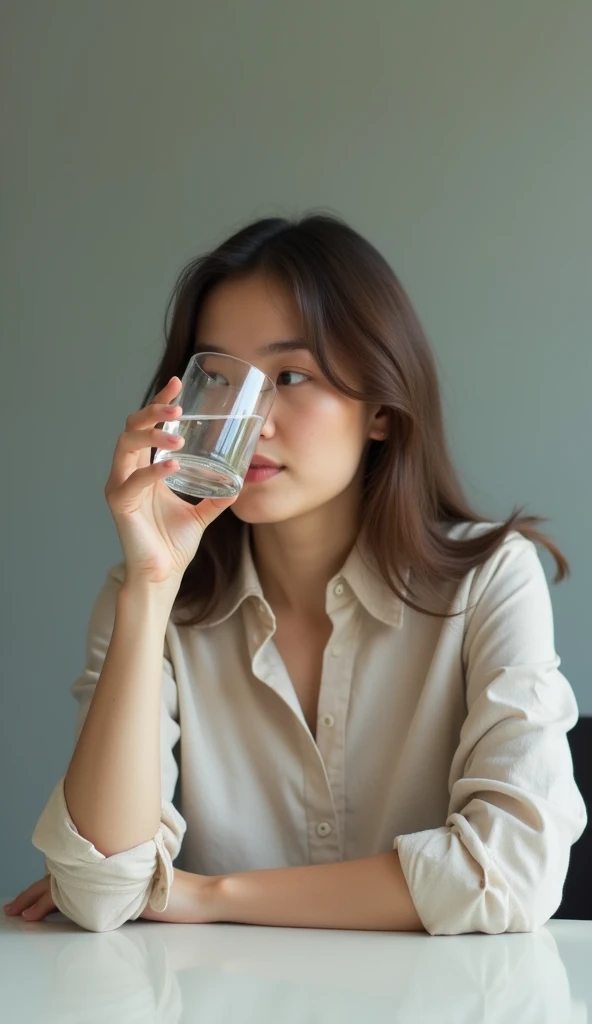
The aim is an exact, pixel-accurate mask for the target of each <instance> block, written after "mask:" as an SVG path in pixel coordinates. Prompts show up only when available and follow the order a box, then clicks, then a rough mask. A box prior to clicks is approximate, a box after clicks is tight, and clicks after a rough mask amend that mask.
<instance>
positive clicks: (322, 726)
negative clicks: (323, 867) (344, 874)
mask: <svg viewBox="0 0 592 1024" xmlns="http://www.w3.org/2000/svg"><path fill="white" fill-rule="evenodd" d="M348 602H351V597H348V595H346V594H345V587H344V584H343V582H341V581H340V582H337V583H335V582H334V581H332V582H331V583H330V584H329V586H328V588H327V606H326V607H327V614H328V615H329V617H330V618H331V620H332V622H333V633H332V635H331V638H330V640H329V643H328V645H327V647H326V649H325V652H324V657H323V665H322V676H321V686H320V692H319V703H318V714H317V739H316V741H315V739H314V737H313V736H312V734H311V732H310V729H309V727H308V723H307V721H306V719H305V717H304V713H303V711H302V707H301V705H300V701H299V700H298V696H297V694H296V691H295V689H294V686H293V683H292V680H291V679H290V677H289V674H288V671H287V669H286V666H285V664H284V661H283V659H282V658H281V656H280V654H279V651H278V650H277V648H276V646H275V644H274V643H273V634H274V632H275V617H274V615H273V611H272V609H271V608H270V606H269V605H268V604H267V602H266V601H265V600H264V599H263V598H257V599H256V600H255V601H254V602H253V603H250V608H249V610H248V611H247V610H246V609H245V611H246V616H245V625H246V627H247V631H248V639H249V651H250V654H251V662H252V670H253V674H254V675H255V676H256V677H257V678H258V679H259V680H260V681H261V682H263V683H265V684H266V685H267V686H269V687H270V688H271V689H273V690H274V691H275V692H276V693H277V694H278V695H279V696H280V697H281V698H282V700H283V701H284V702H285V703H286V704H287V705H288V707H289V708H290V709H291V711H292V712H293V713H294V715H295V716H296V718H297V720H298V723H299V725H300V741H301V742H300V748H301V758H302V762H303V769H304V793H303V799H304V805H305V812H306V816H307V822H308V846H309V851H310V859H311V863H331V862H333V861H335V860H338V859H340V858H341V857H342V856H343V824H344V812H345V765H344V757H345V724H346V719H347V708H348V704H349V693H350V689H351V672H352V666H353V644H354V636H353V633H352V630H350V629H348V627H347V623H348V620H349V619H350V618H351V609H350V612H349V614H348V612H347V611H346V610H345V609H344V605H346V604H348ZM344 630H345V633H347V635H343V636H342V635H341V634H342V633H344Z"/></svg>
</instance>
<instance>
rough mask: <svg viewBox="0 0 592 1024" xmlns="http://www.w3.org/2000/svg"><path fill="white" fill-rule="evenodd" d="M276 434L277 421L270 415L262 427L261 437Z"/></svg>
mask: <svg viewBox="0 0 592 1024" xmlns="http://www.w3.org/2000/svg"><path fill="white" fill-rule="evenodd" d="M274 434H275V423H274V421H273V419H272V417H271V416H268V417H267V419H266V420H265V423H264V424H263V426H262V427H261V435H260V436H261V437H264V438H270V437H273V435H274Z"/></svg>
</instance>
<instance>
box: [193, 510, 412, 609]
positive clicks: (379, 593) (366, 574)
mask: <svg viewBox="0 0 592 1024" xmlns="http://www.w3.org/2000/svg"><path fill="white" fill-rule="evenodd" d="M250 541H251V530H250V527H249V526H248V525H245V527H244V528H243V531H242V540H241V558H240V565H239V570H238V572H237V575H236V577H235V579H234V581H233V582H232V584H231V585H230V587H229V588H228V591H227V593H226V594H225V595H223V597H222V598H221V599H220V601H219V603H218V606H217V608H216V609H215V610H214V611H213V612H212V614H211V615H210V616H208V617H207V618H206V619H203V620H202V622H200V623H199V624H198V626H199V627H200V628H206V627H210V626H218V625H220V623H222V622H225V621H226V619H229V618H230V616H231V615H233V614H234V612H235V611H236V610H237V608H239V607H240V605H241V604H242V603H243V601H245V600H246V599H247V598H249V597H254V598H256V599H258V600H259V601H263V602H264V603H266V602H265V596H264V594H263V591H262V589H261V583H260V582H259V576H258V575H257V570H256V568H255V563H254V561H253V555H252V552H251V542H250ZM339 579H343V580H345V581H346V583H347V584H348V586H349V587H350V588H351V590H352V591H353V593H354V594H355V596H356V598H357V599H358V601H359V602H360V604H362V605H363V607H364V608H365V609H366V611H367V612H369V614H370V615H372V616H373V618H375V619H378V621H379V622H383V623H384V624H385V625H387V626H391V627H393V628H395V629H400V628H401V627H402V625H403V616H404V610H405V603H404V602H403V601H402V600H401V599H400V598H398V597H397V596H396V595H395V594H394V593H393V592H392V590H391V589H390V587H389V586H387V584H386V582H385V580H384V579H383V577H382V576H381V574H380V572H379V570H378V568H377V565H376V562H375V560H374V558H373V556H372V553H371V552H370V550H369V548H368V547H367V545H365V544H364V542H363V541H362V539H361V536H359V537H358V539H357V541H356V543H355V544H354V546H353V548H352V549H351V551H350V553H349V554H348V556H347V558H346V560H345V562H344V563H343V566H342V568H341V570H340V571H339V572H338V573H337V574H336V576H334V577H333V579H332V580H331V581H330V585H335V584H336V583H337V582H338V580H339ZM403 579H404V588H406V587H407V585H408V582H409V570H407V571H406V572H404V574H403Z"/></svg>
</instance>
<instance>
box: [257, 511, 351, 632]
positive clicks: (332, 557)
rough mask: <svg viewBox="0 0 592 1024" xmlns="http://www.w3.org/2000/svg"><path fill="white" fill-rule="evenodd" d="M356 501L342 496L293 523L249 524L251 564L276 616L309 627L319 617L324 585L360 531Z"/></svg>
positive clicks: (321, 610) (323, 599)
mask: <svg viewBox="0 0 592 1024" xmlns="http://www.w3.org/2000/svg"><path fill="white" fill-rule="evenodd" d="M360 504H361V502H360V500H359V498H358V499H356V500H355V501H353V500H351V498H350V497H349V496H346V495H345V494H341V495H339V497H338V498H337V499H335V500H334V501H332V502H329V503H328V504H327V505H324V506H322V508H319V509H315V510H314V511H312V512H310V513H308V514H307V515H304V516H299V517H298V518H297V519H289V520H286V521H285V522H281V523H256V524H254V525H253V526H252V528H251V529H252V533H251V538H252V540H251V543H252V552H253V560H254V562H255V567H256V569H257V573H258V576H259V580H260V583H261V587H262V589H263V593H264V594H265V597H266V600H267V601H269V604H270V605H271V607H272V608H273V610H274V612H276V614H281V613H284V614H289V615H294V616H297V617H298V618H299V619H302V620H308V621H310V622H311V623H314V622H315V621H318V620H319V617H320V616H323V615H325V593H326V588H327V583H328V582H329V580H330V579H331V578H332V577H333V576H334V575H335V574H336V573H337V572H338V571H339V569H340V568H341V566H342V565H343V563H344V561H345V559H346V558H347V555H348V554H349V552H350V551H351V549H352V547H353V545H354V543H355V541H356V538H357V536H358V532H359V529H360Z"/></svg>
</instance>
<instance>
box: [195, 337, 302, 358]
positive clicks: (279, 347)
mask: <svg viewBox="0 0 592 1024" xmlns="http://www.w3.org/2000/svg"><path fill="white" fill-rule="evenodd" d="M204 351H208V352H219V353H220V355H223V356H229V355H232V353H231V352H228V351H227V350H226V349H225V348H220V346H219V345H209V346H208V348H207V350H204ZM298 351H305V352H312V347H311V346H310V344H309V343H308V342H307V341H305V339H304V338H291V339H289V340H287V341H270V343H269V344H268V345H262V346H261V348H258V349H257V355H258V356H271V355H275V354H276V353H277V352H298Z"/></svg>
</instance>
